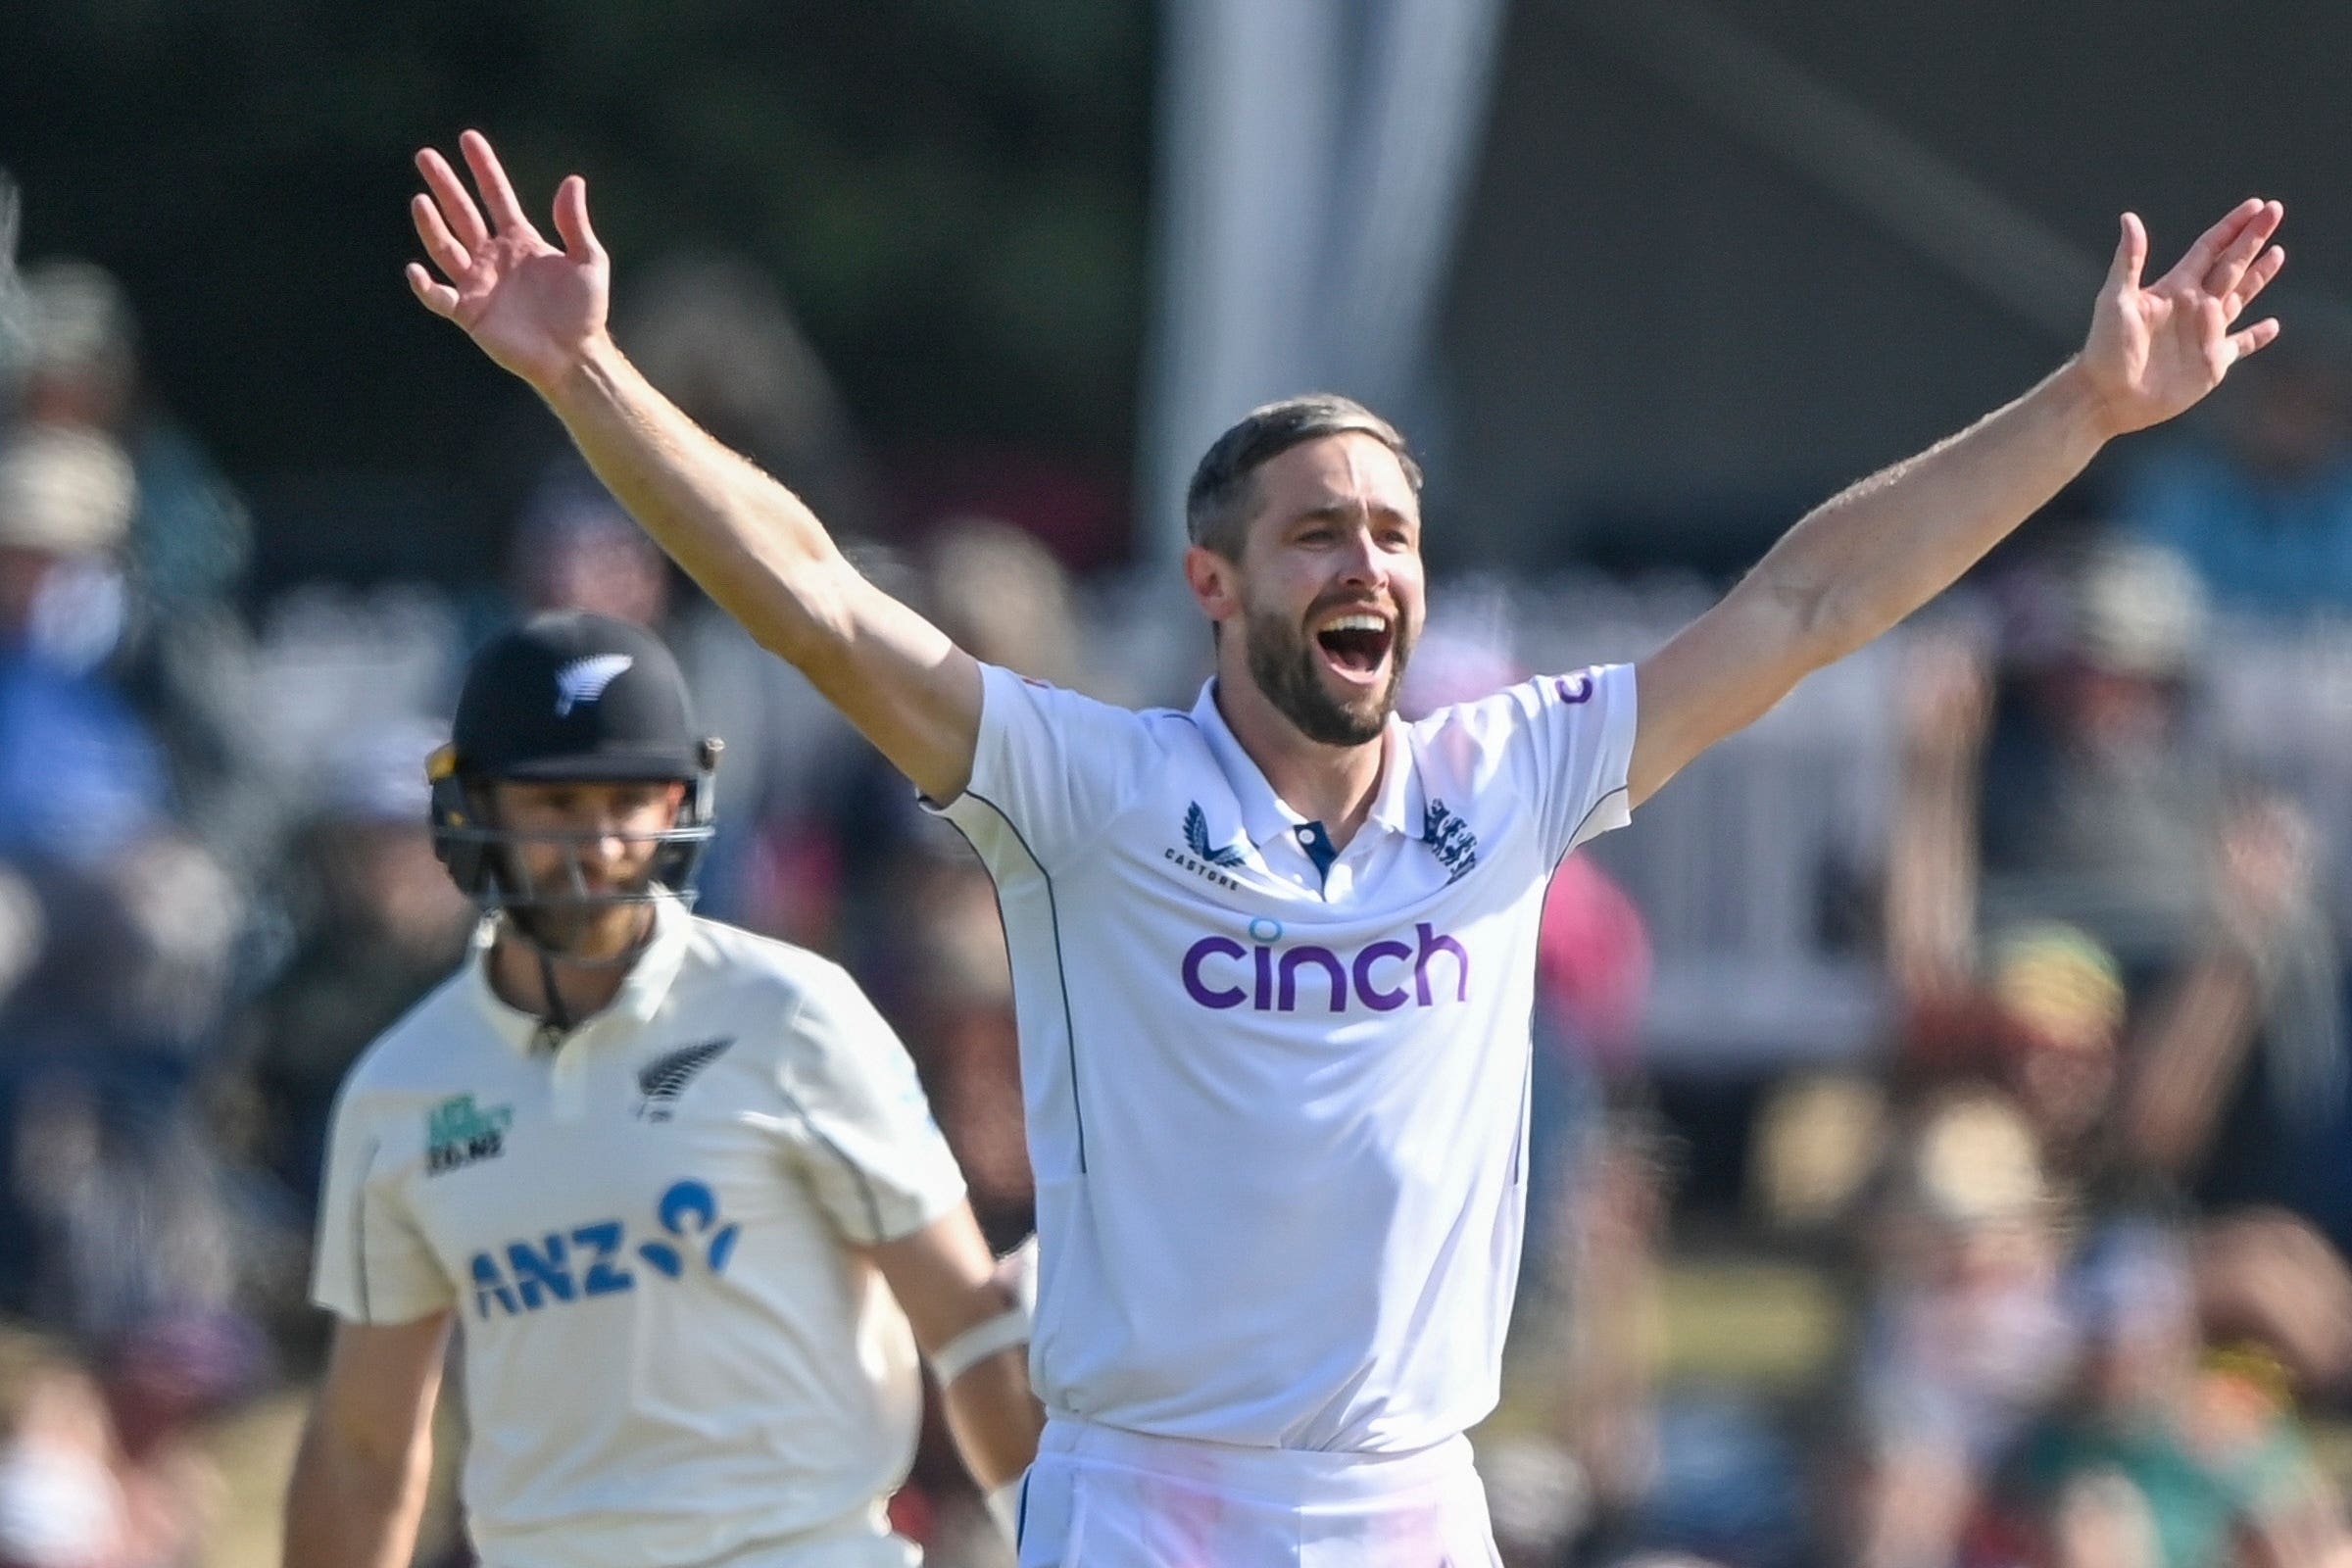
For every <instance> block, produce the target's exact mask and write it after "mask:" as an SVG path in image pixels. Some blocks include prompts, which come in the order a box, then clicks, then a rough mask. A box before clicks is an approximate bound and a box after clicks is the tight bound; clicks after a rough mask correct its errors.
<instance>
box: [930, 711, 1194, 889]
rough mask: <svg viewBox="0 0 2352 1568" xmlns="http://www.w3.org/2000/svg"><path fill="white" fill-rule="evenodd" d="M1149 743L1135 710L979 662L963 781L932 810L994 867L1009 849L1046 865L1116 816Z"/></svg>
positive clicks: (1143, 767) (1142, 773)
mask: <svg viewBox="0 0 2352 1568" xmlns="http://www.w3.org/2000/svg"><path fill="white" fill-rule="evenodd" d="M1153 750H1154V746H1153V742H1152V735H1151V732H1150V730H1149V729H1148V728H1147V727H1146V725H1145V722H1144V719H1143V716H1142V715H1141V714H1139V713H1137V712H1135V711H1133V710H1131V709H1125V708H1115V707H1112V706H1111V705H1110V704H1108V703H1099V702H1096V701H1095V700H1094V699H1093V698H1091V697H1081V696H1079V695H1078V694H1077V693H1076V692H1070V691H1063V690H1062V689H1061V688H1060V687H1058V686H1048V685H1046V684H1045V683H1043V682H1042V681H1034V680H1030V679H1028V678H1026V677H1025V676H1021V675H1016V674H1014V673H1013V672H1012V671H1011V670H1008V669H1003V668H1000V667H998V666H997V665H994V664H983V665H982V666H981V698H980V740H979V745H978V746H977V747H976V748H975V750H974V752H973V755H972V780H971V783H969V784H968V785H966V786H965V787H964V792H963V793H962V794H961V795H959V796H957V797H956V799H955V800H954V801H953V802H951V803H949V804H947V805H945V806H939V807H934V808H933V809H935V810H937V811H939V813H940V814H941V815H943V816H945V817H947V819H948V820H949V821H951V822H954V823H955V824H956V826H957V827H959V828H961V829H962V830H963V833H964V836H965V837H966V838H968V839H970V840H971V841H972V843H973V845H974V846H975V847H976V848H978V849H979V851H980V854H981V856H982V858H984V859H987V860H989V861H990V863H991V869H992V870H993V869H996V868H997V864H996V862H997V861H998V860H999V859H1000V858H1003V857H1004V856H1005V854H1007V853H1011V852H1012V851H1014V850H1015V849H1017V850H1018V852H1020V853H1023V854H1025V855H1026V856H1027V857H1028V858H1030V859H1032V860H1035V861H1036V862H1037V864H1038V865H1039V866H1040V867H1041V868H1042V869H1045V870H1048V871H1051V870H1053V869H1054V867H1056V866H1058V865H1060V864H1063V863H1064V862H1066V861H1067V860H1068V859H1069V858H1071V857H1072V856H1073V855H1074V854H1075V853H1076V852H1077V851H1078V850H1080V849H1083V848H1084V847H1085V846H1086V845H1087V844H1088V843H1090V842H1091V841H1092V840H1093V839H1094V837H1095V836H1096V835H1097V834H1098V833H1099V832H1101V831H1102V829H1103V827H1104V826H1105V825H1106V824H1107V823H1108V822H1109V821H1110V820H1111V819H1112V818H1113V817H1115V816H1116V815H1117V814H1118V813H1119V811H1120V809H1121V808H1122V807H1124V806H1125V804H1126V802H1127V801H1128V800H1129V799H1130V798H1131V797H1132V795H1133V793H1134V790H1135V788H1136V786H1137V784H1138V782H1139V781H1140V780H1141V779H1143V778H1144V777H1146V776H1147V775H1148V773H1149V770H1150V768H1151V766H1152V752H1153ZM1007 834H1009V835H1010V836H1011V838H1012V839H1014V840H1017V845H1014V844H1008V843H1006V842H1005V839H1006V835H1007Z"/></svg>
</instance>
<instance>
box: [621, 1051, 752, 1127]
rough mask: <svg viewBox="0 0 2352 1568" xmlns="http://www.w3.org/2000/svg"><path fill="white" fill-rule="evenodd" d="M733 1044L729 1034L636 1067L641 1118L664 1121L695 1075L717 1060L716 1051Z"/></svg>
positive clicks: (717, 1054) (638, 1117) (669, 1053)
mask: <svg viewBox="0 0 2352 1568" xmlns="http://www.w3.org/2000/svg"><path fill="white" fill-rule="evenodd" d="M734 1043H735V1037H734V1036H733V1035H728V1036H726V1037H725V1038H723V1039H719V1040H703V1041H698V1042H696V1043H695V1044H693V1045H691V1046H680V1047H679V1048H678V1049H677V1050H675V1051H672V1052H668V1053H666V1054H662V1055H659V1056H656V1057H655V1058H654V1059H653V1060H652V1061H649V1062H647V1063H646V1064H645V1065H644V1066H642V1067H640V1068H638V1069H637V1092H638V1093H639V1094H640V1095H641V1096H643V1097H644V1098H642V1099H640V1100H639V1101H638V1102H637V1119H638V1120H640V1121H667V1120H669V1116H670V1110H671V1107H672V1106H674V1105H675V1104H676V1103H677V1102H678V1097H679V1096H680V1095H682V1094H684V1093H685V1092H686V1086H687V1085H688V1084H690V1083H692V1082H694V1079H695V1075H696V1074H697V1073H699V1072H701V1071H702V1070H703V1069H704V1068H705V1067H708V1066H710V1065H711V1063H712V1062H714V1061H716V1060H717V1059H718V1057H719V1054H720V1053H721V1052H723V1051H725V1050H726V1049H727V1048H728V1047H729V1046H731V1045H733V1044H734Z"/></svg>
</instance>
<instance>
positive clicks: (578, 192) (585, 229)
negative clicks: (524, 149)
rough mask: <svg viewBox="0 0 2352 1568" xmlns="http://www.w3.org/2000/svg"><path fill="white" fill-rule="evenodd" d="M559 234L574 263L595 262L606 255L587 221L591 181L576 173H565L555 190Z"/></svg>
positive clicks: (593, 229) (594, 231) (557, 231)
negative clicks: (589, 182) (562, 180)
mask: <svg viewBox="0 0 2352 1568" xmlns="http://www.w3.org/2000/svg"><path fill="white" fill-rule="evenodd" d="M556 233H557V234H558V235H559V236H560V237H561V238H562V239H563V241H564V251H565V252H566V253H568V254H569V255H570V257H571V258H572V260H574V261H579V262H595V261H599V260H601V259H602V258H603V256H604V254H605V247H604V246H603V244H601V243H600V242H599V241H598V239H597V237H596V230H595V228H594V227H592V226H591V225H590V224H589V221H588V181H586V180H585V179H582V178H581V177H580V176H579V175H577V174H566V175H565V176H564V183H563V184H561V185H558V186H557V187H556Z"/></svg>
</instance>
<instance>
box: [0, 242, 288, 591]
mask: <svg viewBox="0 0 2352 1568" xmlns="http://www.w3.org/2000/svg"><path fill="white" fill-rule="evenodd" d="M24 286H25V301H24V305H25V321H26V327H27V330H26V333H25V355H24V366H23V380H22V383H21V385H20V388H19V394H18V404H19V408H20V410H21V414H22V417H24V418H25V420H26V421H28V422H30V423H34V424H44V425H56V426H60V427H64V428H67V429H79V430H87V431H91V432H93V433H95V434H99V435H103V436H106V437H107V438H109V439H111V440H113V441H115V442H117V443H119V444H120V445H121V446H122V447H123V450H124V451H125V452H126V453H127V454H128V455H129V458H130V461H131V465H132V467H133V469H134V470H135V472H136V475H137V481H138V506H137V509H136V511H135V513H134V514H133V515H132V518H131V524H130V536H129V539H128V541H127V550H126V561H127V564H128V566H129V569H130V575H131V580H132V583H133V585H134V588H135V591H136V592H137V594H138V595H139V596H140V597H141V599H142V600H144V601H146V602H147V603H149V604H151V605H153V606H155V607H157V608H158V609H160V610H161V611H162V612H164V613H171V614H184V613H191V612H194V611H198V610H201V609H203V608H204V607H207V606H212V605H218V604H221V603H222V602H224V601H226V600H227V599H228V597H229V596H230V595H232V594H233V593H234V592H235V591H236V589H237V587H238V584H239V583H240V582H241V581H242V579H243V577H244V573H245V567H246V564H247V562H248V559H249V558H250V555H251V552H252V524H251V521H250V519H249V518H248V517H247V515H246V514H245V509H244V507H243V505H242V504H241V503H239V502H238V500H237V498H236V495H235V493H234V492H233V491H232V490H231V489H230V488H229V486H228V484H227V481H226V480H224V479H223V478H222V477H221V474H220V472H219V471H218V470H217V469H216V468H215V467H214V466H213V465H212V462H211V460H210V459H208V458H207V457H206V456H205V454H204V452H203V449H202V448H200V447H198V446H197V445H196V443H195V442H194V441H193V440H191V439H190V438H189V437H188V436H187V434H186V433H185V432H184V431H182V430H181V429H180V428H179V427H178V426H177V425H175V424H173V423H172V422H171V421H170V420H169V419H168V418H166V417H164V416H163V414H162V413H161V412H160V411H159V410H158V409H157V408H156V407H155V406H154V405H153V403H152V402H151V401H150V400H148V399H147V398H146V397H145V396H144V395H143V388H142V387H141V385H140V376H139V358H138V323H137V321H136V319H135V318H134V317H133V315H132V312H131V307H130V302H129V300H128V299H127V298H126V297H125V296H124V295H123V288H122V285H121V284H119V283H117V282H116V281H115V279H114V278H113V276H112V275H110V274H109V273H108V272H107V271H105V270H103V269H101V268H98V267H94V266H92V265H90V264H89V263H87V262H79V261H51V262H45V263H42V264H40V265H38V266H34V267H30V268H27V269H25V283H24Z"/></svg>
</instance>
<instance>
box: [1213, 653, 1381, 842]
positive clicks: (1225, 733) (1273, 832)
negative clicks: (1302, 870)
mask: <svg viewBox="0 0 2352 1568" xmlns="http://www.w3.org/2000/svg"><path fill="white" fill-rule="evenodd" d="M1192 716H1193V722H1194V723H1195V724H1197V725H1199V726H1200V728H1201V735H1202V737H1204V738H1205V739H1206V740H1207V742H1208V751H1209V755H1210V756H1211V757H1213V758H1215V759H1216V762H1217V770H1218V771H1219V772H1221V773H1223V774H1224V775H1225V782H1226V783H1227V784H1229V785H1231V786H1232V788H1233V798H1234V800H1235V801H1236V802H1237V803H1239V805H1240V807H1241V811H1242V831H1243V832H1244V833H1246V834H1248V835H1249V837H1250V845H1251V846H1252V847H1253V848H1255V849H1256V850H1258V851H1259V852H1260V853H1261V854H1262V853H1263V852H1264V850H1265V847H1266V845H1267V843H1268V842H1269V841H1270V840H1273V839H1276V838H1280V839H1283V840H1285V841H1286V842H1289V843H1291V845H1292V847H1293V848H1294V849H1296V848H1298V843H1297V840H1296V837H1295V835H1296V834H1297V832H1298V830H1299V828H1300V827H1302V826H1304V825H1305V824H1306V822H1307V820H1308V819H1307V818H1306V817H1304V816H1301V815H1300V814H1299V812H1298V811H1296V810H1294V809H1291V806H1290V804H1289V803H1288V802H1286V801H1284V800H1283V798H1282V797H1281V796H1279V795H1277V794H1275V793H1274V786H1273V785H1271V784H1269V783H1267V782H1266V775H1265V774H1264V773H1263V772H1262V771H1260V770H1259V768H1258V765H1257V764H1256V763H1255V762H1253V761H1251V760H1250V754H1249V753H1248V752H1245V751H1243V750H1242V743H1241V742H1240V741H1239V740H1236V739H1235V738H1234V733H1233V730H1232V729H1231V728H1230V727H1228V726H1227V724H1226V722H1225V715H1224V714H1223V713H1220V712H1219V711H1217V683H1216V680H1215V678H1214V677H1213V676H1212V677H1211V678H1210V679H1209V680H1208V681H1206V682H1205V683H1203V684H1202V686H1201V700H1200V701H1199V702H1196V703H1195V704H1193V714H1192ZM1381 746H1382V748H1383V750H1382V754H1381V763H1380V784H1379V786H1378V788H1377V789H1376V791H1375V793H1374V794H1373V797H1372V809H1371V811H1370V813H1369V814H1368V815H1367V816H1366V817H1365V819H1364V825H1365V826H1366V827H1372V826H1376V825H1377V826H1379V827H1384V828H1387V829H1388V830H1389V831H1391V832H1393V833H1401V834H1404V835H1405V836H1406V837H1408V838H1411V837H1416V836H1418V828H1417V827H1416V826H1415V824H1416V823H1417V821H1418V820H1419V817H1420V814H1421V777H1420V772H1419V769H1418V768H1417V767H1416V765H1415V764H1414V760H1413V748H1412V746H1411V744H1410V742H1409V741H1408V740H1407V738H1406V736H1405V726H1404V720H1402V719H1400V718H1398V717H1397V715H1396V714H1394V713H1391V714H1390V715H1389V722H1388V725H1387V727H1386V728H1385V730H1384V731H1383V733H1382V736H1381Z"/></svg>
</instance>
